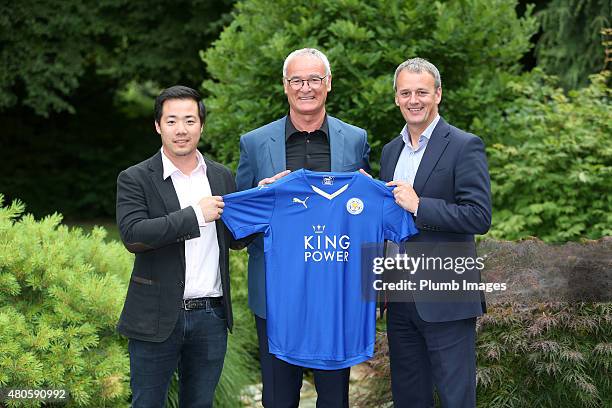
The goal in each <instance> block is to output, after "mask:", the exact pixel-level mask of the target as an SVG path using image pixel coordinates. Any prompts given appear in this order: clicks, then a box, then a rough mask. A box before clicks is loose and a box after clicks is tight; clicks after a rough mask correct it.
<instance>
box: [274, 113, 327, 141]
mask: <svg viewBox="0 0 612 408" xmlns="http://www.w3.org/2000/svg"><path fill="white" fill-rule="evenodd" d="M318 130H320V131H321V132H323V134H324V135H325V137H326V138H327V139H329V125H328V124H327V114H325V118H323V123H321V127H320V128H319V129H318ZM299 132H301V130H297V129H296V128H295V126H294V125H293V122H292V121H291V116H290V115H289V114H287V120H286V121H285V141H287V140H288V139H289V137H290V136H291V135H293V134H294V133H299Z"/></svg>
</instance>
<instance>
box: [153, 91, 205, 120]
mask: <svg viewBox="0 0 612 408" xmlns="http://www.w3.org/2000/svg"><path fill="white" fill-rule="evenodd" d="M168 99H193V100H194V101H196V102H197V104H198V115H199V116H200V122H201V123H202V125H204V122H205V121H206V107H205V106H204V102H203V101H202V97H201V96H200V93H199V92H198V91H196V90H195V89H192V88H189V87H187V86H182V85H175V86H171V87H170V88H166V89H164V90H163V91H161V93H160V94H159V96H158V97H157V98H155V122H157V123H159V121H160V120H161V117H162V109H163V107H164V102H166V101H167V100H168Z"/></svg>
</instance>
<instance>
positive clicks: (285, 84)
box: [282, 78, 289, 95]
mask: <svg viewBox="0 0 612 408" xmlns="http://www.w3.org/2000/svg"><path fill="white" fill-rule="evenodd" d="M282 81H283V91H284V92H285V95H287V92H288V91H287V86H289V84H288V83H287V81H285V78H283V79H282Z"/></svg>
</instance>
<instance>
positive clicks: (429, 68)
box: [393, 58, 442, 91]
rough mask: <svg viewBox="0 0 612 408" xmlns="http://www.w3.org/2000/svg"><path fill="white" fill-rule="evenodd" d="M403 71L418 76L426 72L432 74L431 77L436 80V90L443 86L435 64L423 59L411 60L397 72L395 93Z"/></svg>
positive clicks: (394, 78) (404, 63)
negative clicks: (398, 79) (398, 78)
mask: <svg viewBox="0 0 612 408" xmlns="http://www.w3.org/2000/svg"><path fill="white" fill-rule="evenodd" d="M403 70H406V71H409V72H415V73H417V74H420V73H421V72H423V71H425V72H427V73H429V74H431V76H432V77H433V78H434V86H435V87H436V89H438V88H440V87H441V86H442V78H440V71H438V68H436V66H435V65H434V64H432V63H431V62H429V61H427V60H426V59H423V58H410V59H407V60H406V61H404V62H402V63H401V64H399V66H398V67H397V69H396V70H395V76H394V77H393V90H394V91H397V77H398V76H399V74H400V72H402V71H403Z"/></svg>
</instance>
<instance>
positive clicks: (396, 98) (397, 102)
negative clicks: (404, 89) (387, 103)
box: [394, 93, 400, 106]
mask: <svg viewBox="0 0 612 408" xmlns="http://www.w3.org/2000/svg"><path fill="white" fill-rule="evenodd" d="M394 99H395V106H400V103H399V99H398V97H397V93H396V94H395V97H394Z"/></svg>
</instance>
